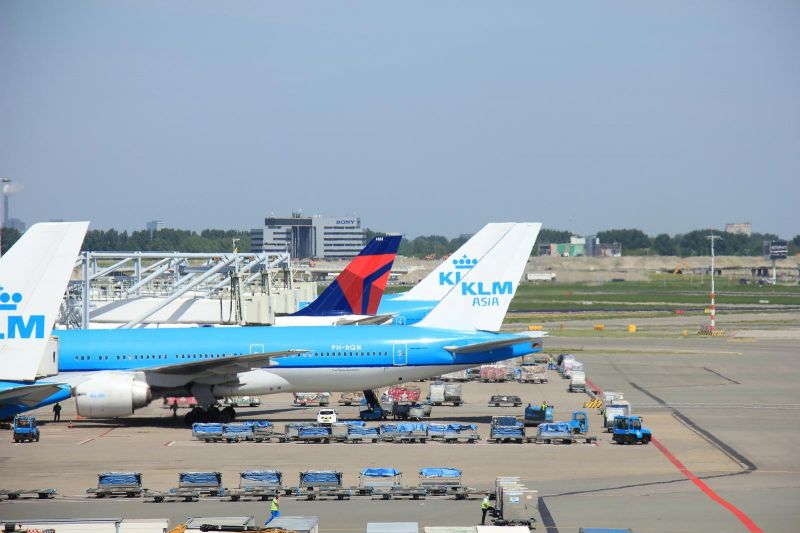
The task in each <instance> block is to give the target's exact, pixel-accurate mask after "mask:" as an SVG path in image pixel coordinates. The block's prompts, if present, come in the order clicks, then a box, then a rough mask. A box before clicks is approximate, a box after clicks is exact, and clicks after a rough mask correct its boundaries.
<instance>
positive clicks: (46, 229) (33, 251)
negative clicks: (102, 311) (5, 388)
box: [0, 222, 89, 381]
mask: <svg viewBox="0 0 800 533" xmlns="http://www.w3.org/2000/svg"><path fill="white" fill-rule="evenodd" d="M88 227H89V223H88V222H57V223H46V224H35V225H34V226H32V227H31V228H30V229H29V230H28V231H26V232H25V233H24V234H23V235H22V237H20V239H19V241H17V242H16V243H15V244H14V246H12V247H11V249H10V250H9V251H8V253H6V254H5V255H4V256H2V257H1V258H0V379H5V380H19V381H28V380H33V379H35V378H36V371H37V369H38V368H39V362H40V360H41V358H42V354H43V353H44V349H45V345H46V343H47V339H48V338H49V337H50V332H51V331H52V330H53V324H54V323H55V320H56V316H57V314H58V309H59V306H60V305H61V300H62V298H63V297H64V292H65V291H66V290H67V283H68V282H69V278H70V275H71V274H72V269H73V268H74V267H75V260H76V259H77V257H78V254H79V252H80V249H81V244H82V243H83V237H84V235H86V229H87V228H88Z"/></svg>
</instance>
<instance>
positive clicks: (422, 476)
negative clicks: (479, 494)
mask: <svg viewBox="0 0 800 533" xmlns="http://www.w3.org/2000/svg"><path fill="white" fill-rule="evenodd" d="M419 487H420V488H423V489H425V490H426V493H427V494H435V495H442V496H443V495H454V496H455V497H456V499H458V500H463V499H465V498H466V497H467V494H469V489H468V488H467V487H464V486H463V485H462V484H461V470H459V469H458V468H449V467H434V468H420V469H419Z"/></svg>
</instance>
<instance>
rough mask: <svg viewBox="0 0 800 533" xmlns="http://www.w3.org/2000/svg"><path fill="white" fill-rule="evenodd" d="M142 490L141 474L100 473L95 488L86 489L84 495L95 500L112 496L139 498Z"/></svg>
mask: <svg viewBox="0 0 800 533" xmlns="http://www.w3.org/2000/svg"><path fill="white" fill-rule="evenodd" d="M144 490H145V489H143V488H142V474H141V472H102V473H101V474H98V475H97V487H96V488H94V487H93V488H90V489H86V494H91V495H94V496H95V497H97V498H105V497H113V496H125V497H126V498H135V497H137V496H141V495H142V493H143V492H144Z"/></svg>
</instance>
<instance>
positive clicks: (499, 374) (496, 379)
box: [480, 365, 508, 383]
mask: <svg viewBox="0 0 800 533" xmlns="http://www.w3.org/2000/svg"><path fill="white" fill-rule="evenodd" d="M480 379H481V381H483V382H484V383H502V382H504V381H505V380H506V379H508V369H507V368H506V366H505V365H481V369H480Z"/></svg>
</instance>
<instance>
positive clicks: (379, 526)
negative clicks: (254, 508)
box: [270, 522, 419, 533]
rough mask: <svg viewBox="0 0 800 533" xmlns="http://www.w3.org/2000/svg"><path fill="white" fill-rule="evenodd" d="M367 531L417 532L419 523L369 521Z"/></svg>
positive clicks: (376, 532) (377, 532) (368, 532)
mask: <svg viewBox="0 0 800 533" xmlns="http://www.w3.org/2000/svg"><path fill="white" fill-rule="evenodd" d="M270 525H272V524H270ZM367 533H419V524H418V523H417V522H369V523H368V524H367Z"/></svg>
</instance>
